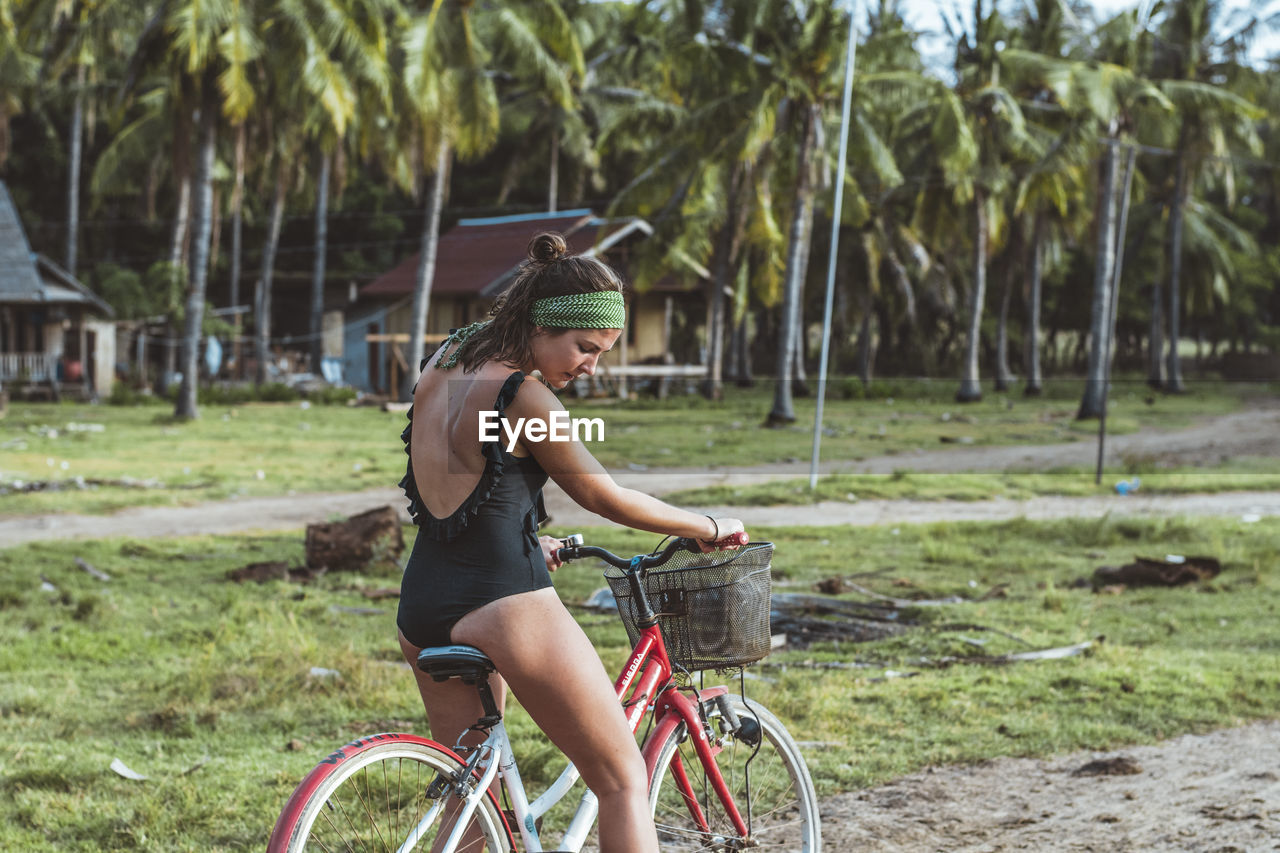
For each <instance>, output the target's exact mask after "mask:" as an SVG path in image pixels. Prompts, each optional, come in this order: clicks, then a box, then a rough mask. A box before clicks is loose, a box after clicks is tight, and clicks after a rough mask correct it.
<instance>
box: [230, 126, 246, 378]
mask: <svg viewBox="0 0 1280 853" xmlns="http://www.w3.org/2000/svg"><path fill="white" fill-rule="evenodd" d="M244 161H245V126H244V122H241V123H240V124H239V125H238V126H237V127H236V162H235V171H236V180H235V185H234V188H233V189H232V191H231V299H230V303H231V307H232V308H239V306H240V265H241V262H242V261H243V246H242V242H241V240H242V238H243V235H244V171H245V167H244ZM231 322H232V325H233V326H234V327H235V331H234V332H233V334H232V339H231V363H232V364H234V365H235V370H236V373H235V375H236V377H237V378H239V377H241V376H243V373H242V371H241V368H240V365H241V362H240V326H241V317H240V313H239V311H237V312H236V313H235V314H234V315H232V320H231Z"/></svg>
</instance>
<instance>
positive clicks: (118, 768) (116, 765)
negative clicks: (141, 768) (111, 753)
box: [111, 758, 147, 782]
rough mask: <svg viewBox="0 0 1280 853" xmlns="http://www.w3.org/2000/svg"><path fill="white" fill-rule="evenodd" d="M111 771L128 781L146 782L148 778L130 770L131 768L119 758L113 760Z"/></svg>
mask: <svg viewBox="0 0 1280 853" xmlns="http://www.w3.org/2000/svg"><path fill="white" fill-rule="evenodd" d="M111 771H112V772H113V773H115V774H116V775H118V776H123V777H124V778H126V779H132V780H133V781H135V782H145V781H146V779H147V777H146V776H143V775H142V774H141V773H138V772H136V771H134V770H130V769H129V767H128V766H127V765H126V764H125V763H124V762H123V761H121V760H120V759H118V758H113V759H111Z"/></svg>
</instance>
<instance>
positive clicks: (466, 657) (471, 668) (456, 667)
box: [418, 645, 497, 684]
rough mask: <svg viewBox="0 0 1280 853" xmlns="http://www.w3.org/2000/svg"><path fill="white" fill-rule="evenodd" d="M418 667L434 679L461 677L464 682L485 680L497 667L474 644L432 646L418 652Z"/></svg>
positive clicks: (445, 679) (471, 682) (442, 679)
mask: <svg viewBox="0 0 1280 853" xmlns="http://www.w3.org/2000/svg"><path fill="white" fill-rule="evenodd" d="M418 669H420V670H422V671H423V672H425V673H426V674H427V675H429V676H431V678H432V679H433V680H435V681H447V680H448V679H450V678H461V679H462V680H463V682H464V683H466V684H474V683H476V682H478V681H485V680H486V679H487V678H488V676H489V673H491V672H493V671H494V670H496V669H497V667H495V666H494V665H493V661H491V660H489V657H488V655H486V654H485V653H484V652H482V651H480V650H479V649H477V648H476V647H475V646H464V645H453V646H433V647H431V648H427V649H423V650H422V651H421V652H419V653H418Z"/></svg>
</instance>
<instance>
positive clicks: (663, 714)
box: [640, 686, 729, 773]
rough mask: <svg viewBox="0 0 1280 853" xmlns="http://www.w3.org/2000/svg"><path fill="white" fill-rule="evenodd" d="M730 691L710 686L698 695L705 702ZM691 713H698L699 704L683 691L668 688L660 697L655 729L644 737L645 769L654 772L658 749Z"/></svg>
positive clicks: (656, 706)
mask: <svg viewBox="0 0 1280 853" xmlns="http://www.w3.org/2000/svg"><path fill="white" fill-rule="evenodd" d="M728 692H729V688H727V687H724V686H720V687H708V688H707V689H705V690H699V691H698V696H699V698H701V699H702V701H703V702H706V701H707V700H708V699H714V698H715V697H717V696H723V695H725V694H726V693H728ZM686 712H687V713H690V714H692V715H693V716H694V718H696V717H697V715H698V709H697V706H696V705H695V704H694V703H693V702H692V701H691V700H690V699H688V698H686V697H685V695H684V694H683V693H680V692H679V691H677V690H668V691H665V692H664V693H662V694H661V695H660V696H659V697H658V701H657V702H656V703H655V705H654V713H655V714H657V717H658V722H657V723H656V724H655V725H654V727H653V730H652V731H651V732H649V736H648V737H647V738H645V739H644V745H643V746H642V747H641V749H640V754H641V755H642V756H644V766H645V769H646V770H647V771H648V772H649V773H652V772H653V769H654V767H655V766H656V765H657V763H658V751H659V750H660V749H662V745H663V744H664V743H666V742H667V737H668V736H669V735H670V734H671V733H672V732H673V731H675V729H676V726H678V725H680V724H681V723H683V722H684V721H685V716H684V715H685V713H686Z"/></svg>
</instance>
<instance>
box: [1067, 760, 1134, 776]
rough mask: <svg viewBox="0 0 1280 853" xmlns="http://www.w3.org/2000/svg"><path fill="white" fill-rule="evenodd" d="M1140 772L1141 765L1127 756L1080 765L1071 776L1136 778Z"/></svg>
mask: <svg viewBox="0 0 1280 853" xmlns="http://www.w3.org/2000/svg"><path fill="white" fill-rule="evenodd" d="M1141 772H1142V765H1140V764H1139V763H1138V762H1136V761H1134V760H1133V759H1132V758H1130V757H1129V756H1127V755H1117V756H1116V757H1114V758H1100V759H1098V760H1097V761H1090V762H1089V763H1088V764H1084V765H1081V766H1080V767H1077V768H1076V769H1075V770H1073V771H1072V772H1071V775H1072V776H1137V775H1138V774H1139V773H1141Z"/></svg>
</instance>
